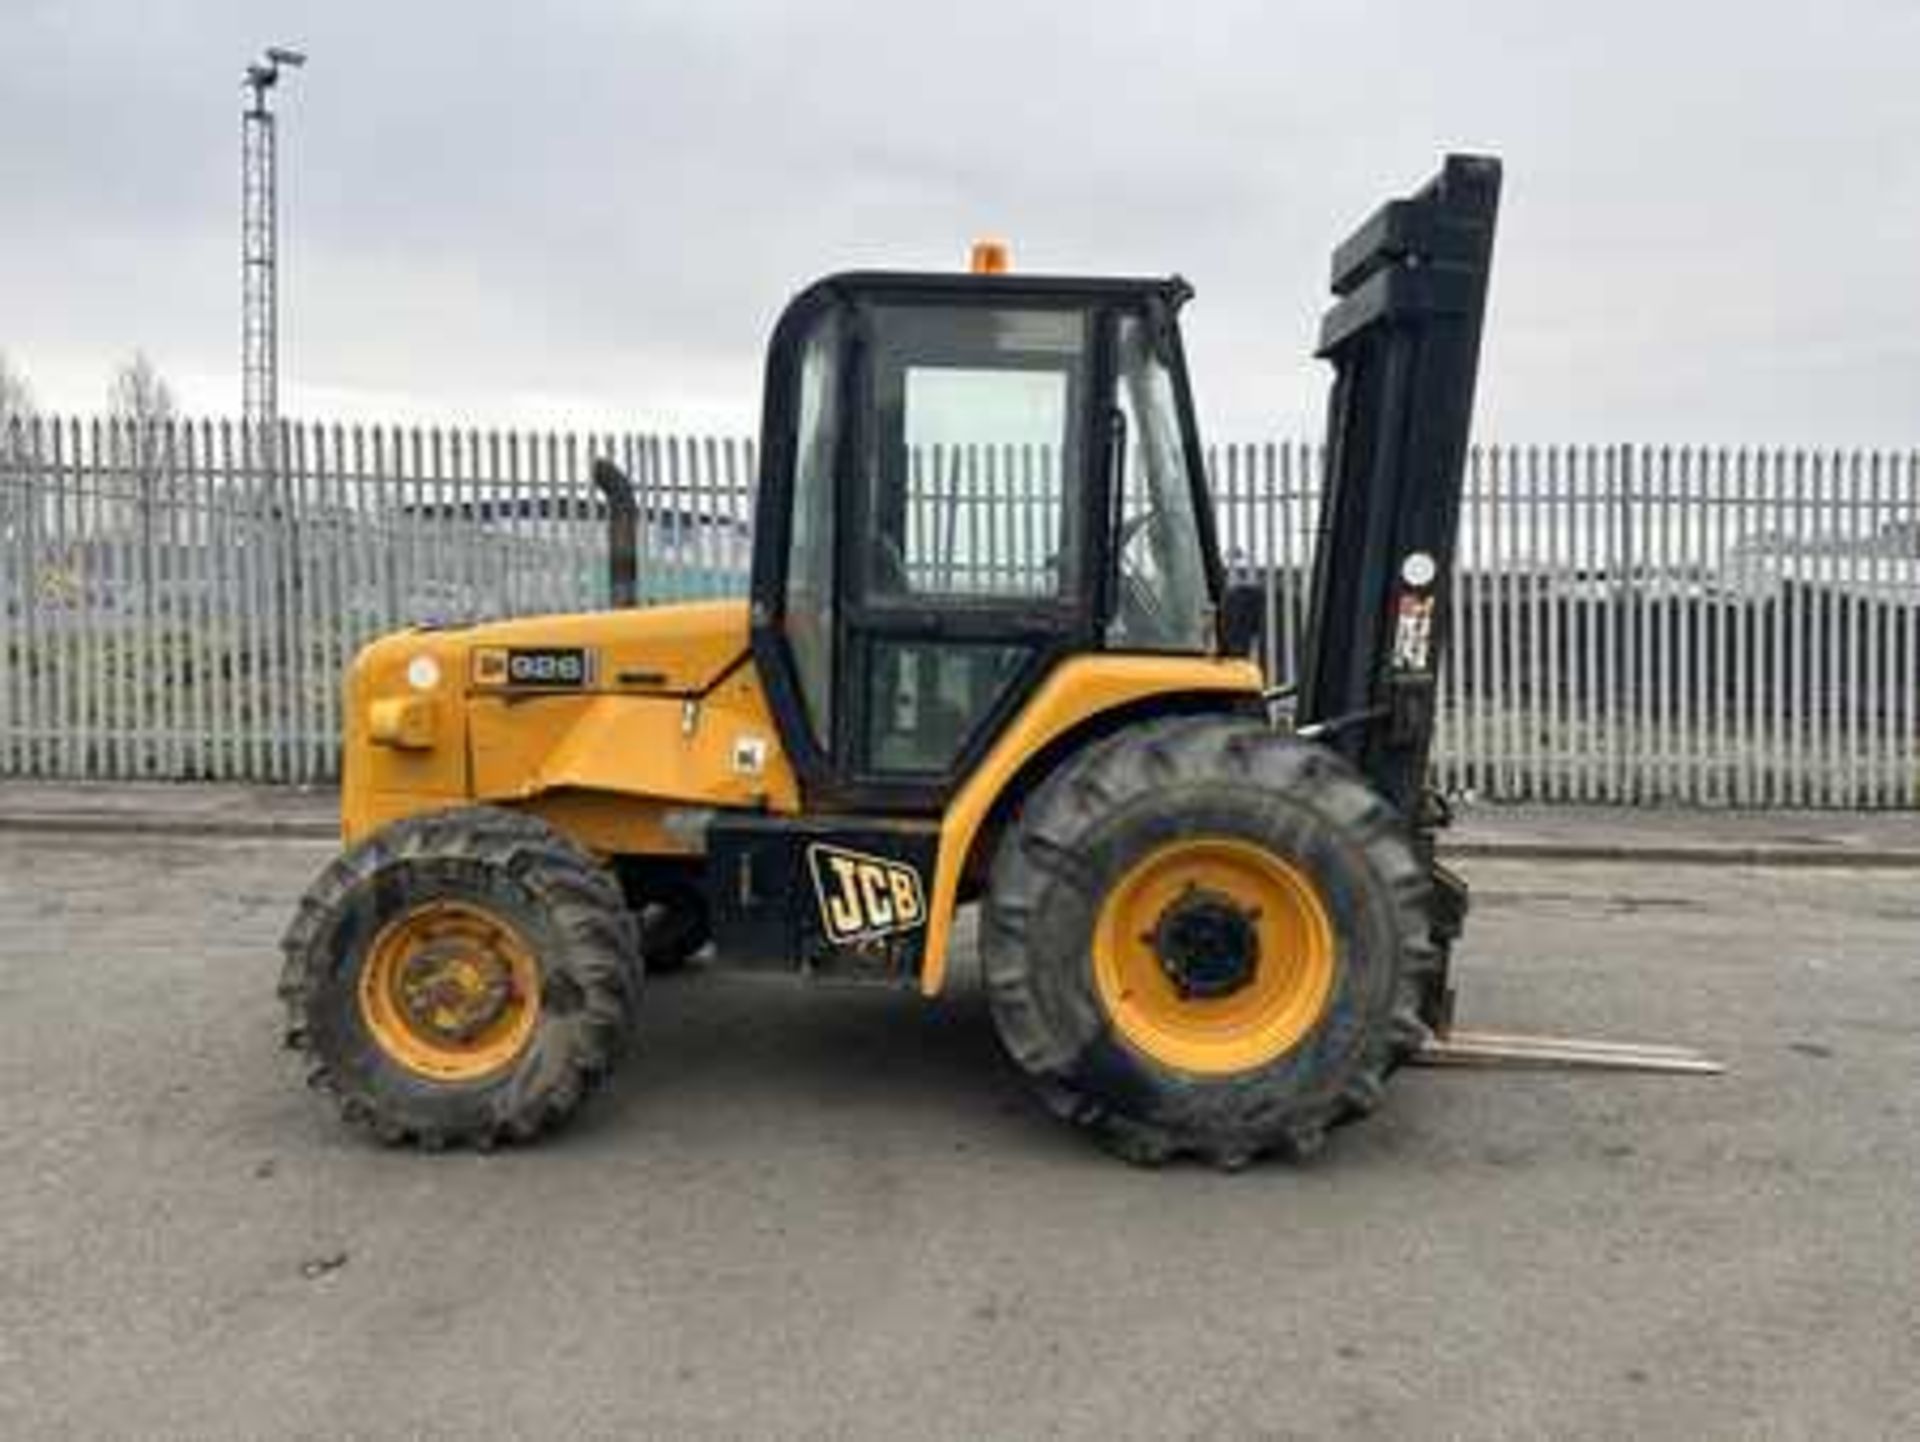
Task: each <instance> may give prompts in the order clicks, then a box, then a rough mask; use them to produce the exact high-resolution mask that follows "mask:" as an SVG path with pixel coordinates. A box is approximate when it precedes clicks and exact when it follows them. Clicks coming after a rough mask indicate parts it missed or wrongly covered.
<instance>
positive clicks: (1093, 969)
mask: <svg viewBox="0 0 1920 1442" xmlns="http://www.w3.org/2000/svg"><path fill="white" fill-rule="evenodd" d="M1427 894H1428V881H1427V876H1426V871H1425V869H1424V868H1423V867H1422V866H1421V865H1420V864H1419V862H1418V860H1417V859H1416V857H1415V855H1414V852H1413V848H1412V845H1411V843H1410V841H1409V838H1408V836H1407V832H1406V829H1405V827H1404V824H1403V823H1402V822H1401V821H1400V819H1399V817H1398V816H1397V814H1396V813H1395V812H1394V811H1393V809H1392V808H1391V807H1389V806H1388V805H1387V804H1386V803H1385V802H1384V801H1383V800H1381V799H1380V797H1378V796H1377V795H1376V794H1375V793H1374V792H1373V791H1372V790H1371V789H1370V788H1369V787H1368V786H1367V784H1366V783H1365V781H1363V780H1362V779H1361V778H1360V776H1359V775H1358V774H1357V773H1355V772H1354V771H1353V770H1352V768H1351V767H1349V766H1348V765H1346V763H1345V762H1343V761H1342V760H1341V759H1340V758H1338V757H1337V756H1335V755H1333V754H1332V753H1330V752H1328V751H1326V750H1325V749H1324V748H1321V747H1319V746H1316V745H1312V744H1309V743H1305V742H1301V741H1297V740H1294V739H1291V738H1288V737H1285V736H1281V735H1278V734H1276V733H1274V732H1272V731H1270V730H1268V729H1267V728H1265V727H1263V726H1260V725H1258V724H1256V723H1252V722H1248V721H1244V720H1239V719H1234V718H1226V717H1184V718H1175V719H1170V720H1164V721H1156V722H1151V723H1147V724H1145V725H1141V726H1136V727H1132V728H1129V729H1128V730H1126V731H1123V732H1121V733H1119V734H1118V735H1116V736H1114V737H1111V738H1108V739H1107V740H1105V741H1103V742H1100V743H1098V744H1096V745H1095V746H1094V747H1092V748H1090V749H1089V750H1088V751H1086V752H1084V753H1082V754H1081V755H1080V756H1077V757H1075V758H1073V759H1072V760H1070V761H1068V762H1067V763H1066V764H1065V765H1064V766H1062V767H1061V769H1060V770H1059V771H1058V772H1057V773H1056V774H1055V775H1054V776H1052V777H1050V778H1049V779H1048V781H1047V782H1046V783H1045V784H1044V785H1043V786H1042V787H1041V788H1040V789H1039V791H1038V792H1036V793H1035V795H1034V796H1033V797H1032V799H1031V800H1030V801H1029V802H1028V804H1027V805H1026V807H1025V808H1024V810H1023V812H1022V814H1021V816H1020V818H1019V820H1018V821H1017V822H1016V824H1015V825H1014V826H1013V827H1012V828H1011V829H1010V830H1009V831H1008V833H1007V835H1006V837H1005V838H1004V839H1003V841H1002V843H1001V845H1000V849H999V851H998V854H997V855H996V857H995V861H994V868H993V875H992V880H991V883H990V886H989V892H988V897H987V901H986V905H985V907H984V909H983V917H982V925H981V941H980V947H981V959H982V963H983V966H984V969H985V972H986V978H987V986H988V993H989V998H990V1001H991V1004H992V1009H993V1015H994V1020H995V1024H996V1026H997V1028H998V1030H999V1032H1000V1035H1001V1039H1002V1041H1003V1043H1004V1044H1005V1046H1006V1049H1007V1051H1008V1053H1009V1054H1010V1055H1011V1056H1012V1057H1013V1059H1014V1060H1015V1062H1016V1063H1018V1064H1019V1065H1020V1066H1021V1067H1022V1069H1023V1070H1025V1071H1026V1072H1027V1074H1028V1076H1029V1077H1030V1079H1031V1080H1032V1081H1033V1083H1034V1085H1035V1087H1036V1089H1037V1090H1038V1091H1039V1093H1040V1095H1041V1096H1042V1097H1043V1098H1044V1099H1045V1100H1046V1102H1047V1103H1048V1105H1049V1106H1050V1107H1051V1108H1052V1110H1053V1111H1054V1112H1055V1113H1057V1114H1058V1115H1060V1116H1062V1117H1064V1118H1066V1119H1067V1120H1070V1121H1073V1122H1075V1123H1078V1124H1080V1125H1082V1126H1085V1127H1088V1128H1090V1129H1092V1130H1093V1131H1094V1132H1095V1133H1096V1134H1097V1135H1098V1136H1099V1137H1100V1139H1101V1140H1102V1141H1103V1142H1105V1143H1106V1144H1107V1145H1108V1146H1109V1147H1110V1148H1112V1149H1113V1150H1115V1151H1117V1152H1119V1153H1120V1154H1121V1155H1123V1156H1126V1157H1128V1158H1129V1159H1132V1160H1136V1161H1144V1162H1154V1161H1160V1160H1164V1159H1165V1158H1168V1157H1171V1156H1174V1155H1178V1154H1180V1153H1192V1154H1195V1155H1198V1156H1201V1157H1204V1158H1206V1159H1208V1160H1210V1161H1213V1162H1215V1163H1218V1164H1220V1165H1224V1166H1237V1165H1240V1164H1242V1163H1244V1162H1246V1161H1247V1160H1249V1159H1250V1158H1252V1157H1254V1156H1256V1155H1258V1154H1260V1153H1262V1152H1268V1151H1280V1152H1284V1153H1288V1154H1291V1155H1296V1156H1298V1155H1304V1154H1306V1153H1309V1152H1312V1151H1314V1150H1316V1149H1317V1148H1318V1146H1319V1145H1320V1143H1321V1141H1322V1140H1323V1139H1324V1137H1325V1134H1326V1132H1327V1129H1328V1128H1329V1127H1332V1126H1334V1125H1337V1124H1339V1123H1341V1122H1345V1121H1348V1120H1351V1119H1353V1118H1355V1117H1358V1116H1362V1115H1364V1114H1366V1113H1367V1112H1369V1111H1371V1110H1373V1108H1374V1107H1375V1106H1376V1105H1377V1104H1378V1102H1379V1099H1380V1096H1381V1094H1382V1088H1383V1086H1384V1083H1385V1080H1386V1076H1387V1074H1388V1073H1389V1072H1390V1071H1391V1070H1392V1069H1393V1067H1394V1066H1395V1065H1396V1064H1397V1063H1398V1062H1399V1061H1400V1060H1401V1059H1403V1058H1404V1056H1405V1055H1406V1054H1407V1052H1408V1051H1410V1050H1411V1048H1412V1047H1413V1046H1415V1045H1416V1044H1417V1043H1418V1041H1419V1040H1420V1038H1421V1036H1422V1034H1423V1027H1422V1025H1421V1023H1420V1021H1419V1019H1418V1013H1417V1000H1418V995H1419V986H1420V982H1421V978H1422V977H1423V976H1424V975H1425V974H1426V973H1427V972H1428V971H1429V970H1430V969H1431V967H1432V965H1433V958H1432V955H1431V950H1430V947H1429V945H1428V942H1427V935H1428V926H1427V922H1426V906H1427Z"/></svg>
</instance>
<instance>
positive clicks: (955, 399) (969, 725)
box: [836, 299, 1097, 802]
mask: <svg viewBox="0 0 1920 1442" xmlns="http://www.w3.org/2000/svg"><path fill="white" fill-rule="evenodd" d="M854 323H855V325H856V327H857V336H858V341H857V345H856V349H855V363H854V366H853V373H852V380H853V388H854V393H855V397H856V401H855V407H854V409H853V416H854V417H855V426H856V432H857V435H856V443H855V445H854V447H853V455H852V456H851V458H850V459H851V465H850V466H849V468H848V470H847V472H846V474H845V476H844V487H845V495H844V501H845V509H844V511H843V514H844V515H845V516H846V517H847V519H848V521H849V525H848V526H847V529H846V531H845V533H844V534H843V536H842V545H841V563H842V564H841V573H840V574H841V582H842V584H841V593H840V637H839V639H840V644H841V646H842V648H843V657H844V660H843V664H842V665H841V666H840V668H839V671H838V683H839V698H838V699H839V712H840V721H841V724H840V728H839V730H838V733H837V735H836V744H837V745H838V747H839V748H840V753H839V761H840V765H839V766H838V768H837V770H838V774H839V777H840V779H841V781H842V782H843V783H844V784H845V785H846V786H848V787H849V788H850V789H853V790H856V791H858V792H861V793H862V794H864V795H865V796H866V797H867V798H868V799H871V800H876V801H882V802H884V801H885V800H886V799H887V798H888V797H889V796H891V797H896V798H899V799H901V800H903V801H915V802H918V801H925V800H929V799H934V798H938V797H943V796H944V795H945V794H946V793H947V792H948V791H949V790H950V789H951V783H952V781H953V780H954V778H956V777H957V776H960V775H962V774H964V773H965V772H966V770H967V769H968V768H969V765H970V764H971V762H972V760H973V759H974V758H976V757H977V756H978V755H979V753H980V752H982V751H983V750H984V749H985V748H986V746H987V745H988V744H990V743H991V741H992V739H993V737H994V736H995V735H996V734H997V733H998V731H999V730H1000V728H1001V726H1002V725H1003V724H1004V723H1005V722H1006V720H1007V719H1008V718H1009V717H1010V715H1011V714H1012V712H1013V711H1015V710H1017V709H1018V707H1019V705H1020V703H1021V702H1022V701H1023V700H1024V699H1025V698H1026V696H1027V695H1028V694H1030V692H1031V690H1032V688H1033V687H1034V686H1035V685H1037V684H1038V682H1039V679H1040V677H1041V676H1042V675H1043V674H1044V673H1045V671H1046V670H1047V669H1048V668H1049V667H1050V666H1051V665H1052V664H1053V662H1054V661H1055V660H1057V659H1058V657H1059V656H1060V654H1061V653H1062V652H1064V651H1066V650H1069V649H1071V648H1073V647H1074V646H1075V645H1076V644H1079V643H1082V642H1084V641H1085V640H1086V639H1087V638H1088V637H1089V636H1090V633H1091V615H1092V606H1091V596H1092V591H1093V589H1094V588H1093V587H1092V586H1091V585H1089V580H1090V577H1091V575H1092V572H1091V571H1090V569H1089V551H1090V549H1091V548H1090V544H1089V535H1088V532H1089V530H1090V529H1091V527H1090V524H1089V522H1090V519H1091V517H1092V516H1093V515H1095V514H1097V512H1095V511H1094V510H1093V509H1092V500H1093V498H1092V495H1091V491H1092V489H1093V487H1094V484H1095V478H1094V476H1093V475H1092V474H1091V473H1092V471H1093V469H1094V468H1092V467H1090V466H1088V465H1087V463H1086V462H1087V458H1088V456H1089V454H1090V437H1089V425H1088V420H1089V415H1090V409H1091V408H1090V406H1089V403H1088V401H1089V395H1090V393H1091V389H1092V385H1093V377H1092V369H1093V366H1092V357H1093V355H1094V353H1095V336H1094V327H1095V317H1094V314H1093V313H1092V312H1090V311H1089V310H1088V309H1087V308H1085V307H1084V306H1076V305H1071V304H1062V305H1056V306H1045V305H1039V304H1035V303H1025V304H1012V303H1009V304H1005V305H994V306H986V305H983V304H981V303H979V302H978V301H974V302H972V303H968V304H957V303H943V302H941V301H939V300H937V299H900V300H893V299H886V300H874V301H870V302H867V303H863V304H862V305H860V306H859V307H858V308H857V311H856V318H855V322H854Z"/></svg>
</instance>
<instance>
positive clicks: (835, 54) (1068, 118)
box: [0, 0, 1920, 446]
mask: <svg viewBox="0 0 1920 1442" xmlns="http://www.w3.org/2000/svg"><path fill="white" fill-rule="evenodd" d="M275 42H279V43H286V44H292V45H298V46H302V47H304V48H306V49H307V50H308V51H310V52H311V56H312V60H311V64H310V65H309V67H308V68H307V69H306V70H305V71H304V72H302V73H300V74H298V75H296V76H294V77H293V78H292V80H291V81H290V83H289V84H288V85H287V86H286V87H285V88H284V89H283V91H282V93H281V95H280V97H279V105H280V110H281V114H282V117H283V119H282V132H281V143H282V187H283V197H282V214H283V235H284V239H283V268H284V274H283V280H282V333H283V339H282V359H281V370H282V377H283V381H282V395H283V401H282V408H283V410H285V411H287V412H289V413H293V414H299V415H305V416H333V415H342V414H350V415H353V416H356V417H362V418H369V419H371V418H378V417H389V416H390V417H396V418H427V417H445V418H448V419H460V420H467V421H473V422H479V423H500V424H507V423H514V424H529V423H536V424H548V423H554V424H558V423H579V424H591V425H619V426H635V427H638V426H646V425H663V424H664V425H673V424H680V425H701V426H716V427H726V428H739V429H743V430H744V429H748V428H750V427H751V425H752V424H753V421H754V418H755V416H756V414H757V409H756V408H757V405H758V397H759V384H760V372H759V357H760V350H761V346H762V344H763V342H764V339H765V335H766V332H767V329H768V327H769V326H770V325H771V323H772V321H773V318H774V316H775V314H776V313H777V311H778V309H779V307H780V305H781V304H782V303H783V301H784V300H785V299H786V297H787V296H788V295H789V294H791V293H792V292H793V291H794V290H796V289H798V288H799V287H800V285H802V284H803V283H804V282H805V281H806V280H807V279H808V278H810V277H811V276H813V275H815V274H818V273H820V272H822V271H826V270H832V269H838V268H841V267H845V266H852V265H876V264H877V265H888V266H897V267H933V268H948V267H952V266H955V265H958V264H960V263H962V262H963V260H964V256H965V253H966V249H967V244H968V242H969V240H970V239H971V238H973V237H974V236H976V235H995V236H1002V237H1005V238H1006V239H1007V240H1009V241H1010V242H1011V244H1012V247H1013V260H1014V264H1015V266H1016V267H1017V268H1020V269H1024V270H1032V271H1081V272H1097V271H1123V272H1166V271H1173V270H1177V271H1179V272H1181V273H1182V274H1184V275H1186V276H1187V277H1188V278H1189V279H1191V280H1192V281H1193V282H1194V284H1195V285H1196V287H1197V288H1198V291H1199V298H1198V300H1197V301H1196V302H1195V304H1194V305H1193V306H1192V307H1191V308H1190V310H1189V312H1188V318H1189V348H1190V350H1191V352H1192V359H1193V364H1194V368H1195V372H1196V379H1197V383H1198V388H1199V391H1200V395H1201V406H1202V411H1203V418H1204V420H1205V421H1206V422H1207V424H1208V426H1209V429H1210V431H1211V432H1212V433H1213V434H1214V435H1215V436H1216V437H1218V438H1222V439H1225V438H1253V437H1264V436H1268V435H1274V434H1306V433H1311V432H1313V431H1316V430H1317V429H1318V427H1319V418H1320V413H1321V407H1322V405H1323V403H1324V394H1325V379H1324V374H1323V372H1322V371H1321V370H1320V369H1319V368H1318V367H1317V366H1316V365H1315V364H1314V363H1313V362H1312V361H1311V360H1310V359H1309V351H1310V348H1311V340H1312V336H1313V333H1314V329H1315V326H1316V325H1317V319H1318V315H1319V312H1320V310H1321V309H1322V307H1323V304H1324V299H1325V278H1326V262H1327V253H1328V250H1329V248H1330V247H1331V246H1332V245H1333V244H1334V242H1335V241H1337V240H1338V239H1339V238H1341V236H1343V235H1344V234H1345V233H1346V231H1347V230H1348V229H1350V228H1351V226H1352V225H1353V224H1354V223H1355V222H1357V221H1358V220H1360V219H1361V218H1362V217H1363V216H1364V215H1365V213H1366V212H1367V211H1368V210H1369V209H1371V208H1372V206H1373V205H1374V204H1375V203H1376V202H1377V201H1378V200H1379V199H1381V198H1383V197H1385V196H1386V195H1388V194H1390V193H1398V192H1401V191H1404V190H1405V189H1407V188H1409V187H1410V186H1412V185H1414V184H1416V183H1417V182H1419V181H1420V180H1421V179H1423V178H1424V176H1425V175H1426V174H1427V173H1428V172H1429V171H1430V170H1431V169H1432V168H1433V166H1434V164H1435V163H1436V161H1437V159H1438V157H1439V156H1440V154H1441V153H1442V152H1443V151H1445V150H1447V149H1450V148H1452V149H1476V150H1485V151H1490V152H1493V153H1496V154H1498V155H1501V156H1502V157H1504V159H1505V160H1506V162H1507V189H1506V198H1505V208H1504V213H1503V216H1502V221H1501V235H1500V240H1499V246H1498V253H1497V256H1496V263H1495V267H1494V286H1493V303H1492V312H1491V318H1490V329H1489V332H1488V336H1487V343H1486V347H1487V348H1486V357H1485V370H1484V372H1483V380H1482V384H1481V392H1480V395H1481V402H1480V409H1479V426H1478V429H1479V432H1480V435H1481V436H1482V438H1484V439H1518V440H1541V441H1545V440H1592V441H1604V440H1614V439H1636V440H1638V439H1646V440H1694V441H1724V442H1756V443H1792V442H1813V443H1822V444H1826V443H1831V444H1876V445H1898V446H1907V445H1914V444H1920V4H1916V3H1915V0H1828V3H1824V4H1820V3H1809V4H1788V3H1782V0H1746V3H1726V4H1690V3H1686V0H1664V3H1659V4H1644V3H1637V0H1610V3H1605V4H1593V3H1582V4H1577V5H1575V4H1551V3H1546V0H1474V3H1472V4H1468V3H1466V0H1455V3H1453V4H1445V3H1434V0H1426V3H1385V0H1309V3H1286V0H1269V3H1239V0H1231V3H1227V0H1220V3H1215V0H1181V3H1171V4H1170V3H1159V4H1130V3H1123V0H1102V3H1097V4H1069V3H1042V0H1028V3H1026V4H1009V3H999V0H939V3H920V0H887V3H874V0H865V3H833V4H808V3H803V0H784V3H782V0H741V3H726V0H699V3H695V0H681V3H678V4H671V5H668V4H653V3H647V0H542V3H538V4H517V5H507V4H504V3H500V4H496V3H491V0H487V3H477V0H469V3H414V0H408V3H401V0H385V3H380V4H372V3H366V0H330V3H294V0H140V3H137V4H136V3H130V0H121V3H105V0H0V349H3V350H5V351H6V352H7V354H8V355H9V357H10V358H11V360H12V362H13V364H14V365H15V367H16V368H17V369H19V370H20V371H22V372H24V373H25V375H26V377H27V379H28V380H29V382H30V383H31V384H32V386H33V388H34V390H35V392H36V393H37V396H38V398H39V400H40V402H41V404H42V405H43V406H46V407H55V408H61V409H93V408H96V407H97V406H99V404H100V403H101V401H102V399H103V397H104V394H105V391H106V387H107V384H108V381H109V378H110V374H111V371H112V369H113V367H114V364H115V363H116V361H117V360H118V359H119V358H121V357H123V356H124V355H125V354H126V353H128V352H129V351H131V350H132V349H133V348H135V347H144V348H145V349H146V350H147V351H148V352H149V353H150V354H151V355H152V356H153V358H154V360H155V361H156V362H157V364H158V365H159V367H160V368H161V370H162V371H163V372H164V373H165V374H166V375H167V376H168V377H169V378H170V379H171V380H172V381H173V382H174V384H175V387H176V389H177V390H179V391H180V392H181V394H182V396H183V398H184V399H185V401H186V403H187V404H188V405H189V406H190V407H191V408H192V409H193V410H195V411H200V412H218V413H224V412H230V411H234V410H237V408H238V397H239V381H238V354H237V353H238V330H239V324H238V263H237V249H238V229H239V226H238V214H237V213H238V174H237V168H238V167H237V155H238V143H239V142H238V125H239V121H238V115H239V110H240V108H241V106H240V102H241V92H240V86H239V79H240V73H241V70H242V68H243V66H244V64H245V62H246V61H247V60H248V59H249V58H250V57H251V56H252V55H253V54H255V53H257V51H258V49H259V48H260V47H261V46H263V45H265V44H268V43H275Z"/></svg>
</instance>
